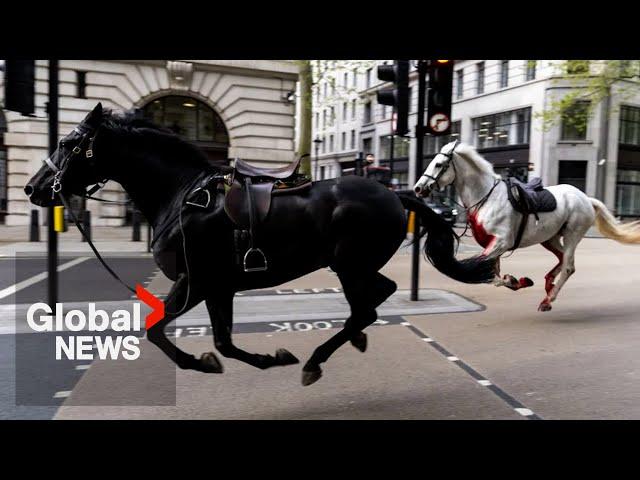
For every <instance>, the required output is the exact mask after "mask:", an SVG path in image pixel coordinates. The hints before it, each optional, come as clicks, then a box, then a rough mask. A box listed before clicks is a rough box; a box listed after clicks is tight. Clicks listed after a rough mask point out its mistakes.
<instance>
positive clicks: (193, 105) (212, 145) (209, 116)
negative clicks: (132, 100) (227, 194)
mask: <svg viewBox="0 0 640 480" xmlns="http://www.w3.org/2000/svg"><path fill="white" fill-rule="evenodd" d="M142 111H143V115H144V116H145V118H148V119H149V120H151V121H152V122H154V123H155V124H156V125H159V126H162V127H165V128H168V129H170V130H173V131H174V132H175V133H176V134H177V135H180V136H181V137H183V138H184V139H185V140H189V141H190V142H192V143H194V144H196V145H197V146H198V147H199V148H200V149H201V150H203V151H204V152H205V153H206V154H207V156H208V157H209V160H210V161H211V162H212V163H217V164H221V163H222V164H227V163H228V153H229V134H228V132H227V128H226V127H225V125H224V122H223V121H222V119H221V118H220V116H219V115H218V114H217V113H216V112H215V111H214V110H213V109H212V108H211V107H209V106H208V105H207V104H205V103H204V102H201V101H200V100H197V99H195V98H192V97H187V96H183V95H167V96H164V97H160V98H156V99H155V100H151V101H150V102H149V103H147V104H146V105H145V106H144V107H142Z"/></svg>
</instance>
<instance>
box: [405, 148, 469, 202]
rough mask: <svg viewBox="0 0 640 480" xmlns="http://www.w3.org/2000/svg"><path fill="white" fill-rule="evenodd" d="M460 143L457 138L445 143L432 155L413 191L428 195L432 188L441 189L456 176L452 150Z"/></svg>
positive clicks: (423, 195) (449, 183) (424, 195)
mask: <svg viewBox="0 0 640 480" xmlns="http://www.w3.org/2000/svg"><path fill="white" fill-rule="evenodd" d="M459 144H460V142H459V141H458V140H456V141H455V142H451V143H447V144H446V145H445V146H444V147H442V149H441V150H440V152H439V153H438V154H437V155H436V156H435V157H433V160H431V162H430V163H429V166H428V167H427V169H426V170H425V171H424V173H423V174H422V177H420V180H418V181H417V182H416V184H415V185H414V187H413V190H414V192H416V194H417V195H420V196H421V197H426V196H427V195H429V194H430V193H431V192H432V191H433V189H434V188H436V189H437V190H438V191H441V190H442V189H443V188H445V187H446V186H447V185H451V184H452V183H453V181H454V180H455V178H456V169H455V165H454V163H453V160H454V155H455V153H454V151H455V149H456V147H457V146H458V145H459Z"/></svg>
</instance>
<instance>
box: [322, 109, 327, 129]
mask: <svg viewBox="0 0 640 480" xmlns="http://www.w3.org/2000/svg"><path fill="white" fill-rule="evenodd" d="M322 127H323V128H326V127H327V111H326V110H325V109H322Z"/></svg>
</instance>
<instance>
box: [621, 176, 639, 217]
mask: <svg viewBox="0 0 640 480" xmlns="http://www.w3.org/2000/svg"><path fill="white" fill-rule="evenodd" d="M617 180H618V183H617V184H616V215H619V216H621V217H636V218H637V217H640V170H634V169H618V179H617Z"/></svg>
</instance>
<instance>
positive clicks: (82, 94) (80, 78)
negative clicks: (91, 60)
mask: <svg viewBox="0 0 640 480" xmlns="http://www.w3.org/2000/svg"><path fill="white" fill-rule="evenodd" d="M86 89H87V72H76V97H78V98H87V94H86Z"/></svg>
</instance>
